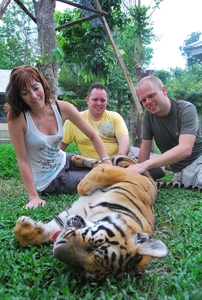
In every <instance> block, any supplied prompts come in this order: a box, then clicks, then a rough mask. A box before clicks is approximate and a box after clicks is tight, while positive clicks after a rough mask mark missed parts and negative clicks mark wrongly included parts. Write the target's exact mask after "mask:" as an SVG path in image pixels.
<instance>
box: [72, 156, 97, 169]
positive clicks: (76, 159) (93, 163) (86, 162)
mask: <svg viewBox="0 0 202 300" xmlns="http://www.w3.org/2000/svg"><path fill="white" fill-rule="evenodd" d="M72 163H73V164H74V165H75V166H76V167H81V168H85V167H87V168H90V169H93V168H95V167H97V166H98V165H99V164H101V163H102V162H101V161H100V160H99V159H94V158H87V157H84V156H81V155H74V156H72Z"/></svg>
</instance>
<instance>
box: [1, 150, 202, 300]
mask: <svg viewBox="0 0 202 300" xmlns="http://www.w3.org/2000/svg"><path fill="white" fill-rule="evenodd" d="M7 147H8V148H9V149H10V146H9V145H7V146H6V147H4V149H3V150H2V148H1V147H0V149H1V153H0V155H2V152H6V151H7V150H6V148H7ZM8 153H10V151H8ZM8 156H9V158H10V157H11V155H10V154H8ZM1 157H2V156H1ZM3 168H5V167H4V165H3ZM6 168H7V167H6ZM11 168H13V164H12V166H10V169H11ZM1 171H2V172H3V173H4V171H5V170H4V169H2V166H1ZM13 173H14V172H13ZM0 195H1V198H0V202H1V205H0V223H1V226H0V241H1V248H0V265H1V266H2V267H1V269H0V278H1V286H0V299H2V300H24V299H36V300H41V299H43V300H55V299H71V300H73V299H74V300H79V299H85V300H88V299H89V300H91V299H96V300H109V299H110V300H112V299H114V300H121V299H122V300H132V299H135V300H141V299H142V300H146V299H149V300H165V299H172V300H184V299H189V300H201V299H202V257H201V248H202V239H201V214H202V200H201V193H200V192H198V191H191V190H184V189H180V190H178V189H173V188H168V189H162V190H159V192H158V198H157V200H156V203H155V218H156V225H155V233H154V237H155V238H158V239H161V240H162V241H163V242H164V243H165V244H166V245H167V247H168V249H169V255H168V256H167V257H166V258H163V259H152V260H151V263H150V264H149V265H148V267H147V268H146V270H145V271H144V273H143V275H142V277H140V278H132V277H130V276H125V277H124V278H122V279H119V280H116V279H114V278H112V279H106V281H104V282H102V284H100V283H91V284H90V283H89V282H86V281H85V279H84V277H83V274H82V272H80V271H75V270H73V269H71V268H70V267H67V266H66V265H64V264H63V263H61V262H60V261H58V260H57V259H56V258H54V257H53V252H52V245H50V244H46V245H39V246H28V247H26V248H23V247H21V246H20V245H19V243H18V242H17V240H16V239H15V236H14V234H13V228H14V226H15V223H16V220H17V218H18V217H20V216H22V215H27V216H30V217H31V218H33V219H34V220H38V221H39V220H41V221H42V222H47V221H49V220H50V219H52V218H53V217H54V216H55V215H57V214H58V213H59V212H60V211H62V210H63V209H64V208H65V207H66V206H67V205H70V204H71V203H72V202H73V201H75V200H76V199H77V197H78V196H77V195H76V194H71V195H67V194H63V195H47V196H44V197H43V198H44V200H46V201H47V204H46V206H45V208H42V207H39V208H37V209H28V210H27V209H25V208H24V205H25V204H26V203H27V201H28V197H27V194H26V191H25V189H24V186H23V185H22V182H21V179H19V178H16V177H15V176H13V177H12V178H10V179H2V178H0Z"/></svg>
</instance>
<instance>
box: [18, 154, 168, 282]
mask: <svg viewBox="0 0 202 300" xmlns="http://www.w3.org/2000/svg"><path fill="white" fill-rule="evenodd" d="M73 158H74V157H73ZM76 159H77V161H76V162H74V163H75V164H76V163H77V164H84V165H86V164H85V163H86V162H85V161H83V159H84V158H82V157H80V156H77V157H76ZM81 160H82V161H81ZM89 161H90V160H89V159H88V160H87V163H89ZM133 163H136V162H135V161H133V160H132V159H130V158H128V157H125V156H120V155H119V156H115V157H114V158H113V164H114V165H115V164H116V165H117V166H111V165H106V164H105V165H104V164H100V165H98V166H96V167H95V168H93V170H91V171H90V172H89V173H88V174H87V175H86V176H85V177H84V178H83V179H82V180H81V182H80V183H79V185H78V194H79V195H80V197H79V199H78V200H77V201H76V202H74V203H73V205H72V206H71V207H70V208H69V209H67V210H65V211H63V212H62V213H61V214H59V216H58V217H56V218H55V219H54V220H52V221H50V222H49V223H47V224H43V223H41V222H34V221H33V220H31V219H30V218H29V217H25V216H22V217H20V218H19V219H18V221H17V223H16V226H15V228H14V233H15V235H16V237H17V239H18V240H19V242H20V244H21V245H23V246H27V245H30V244H33V245H34V244H39V243H45V242H48V241H51V239H52V240H54V247H53V253H54V256H55V257H56V258H58V259H59V260H61V261H62V262H64V263H66V264H67V265H69V266H71V267H73V268H75V269H80V270H83V271H84V273H85V276H86V278H87V279H89V280H91V281H99V280H102V279H105V278H107V277H110V276H112V275H114V276H115V277H117V278H120V277H121V276H122V275H123V274H124V273H129V274H130V275H131V276H134V275H137V274H138V273H140V272H141V271H142V270H143V268H144V267H145V266H146V265H147V264H148V263H149V261H150V257H165V256H166V255H167V253H168V250H167V247H166V246H165V245H164V244H163V243H162V242H161V241H159V240H154V239H152V238H151V236H152V234H153V228H154V213H153V204H154V201H155V199H156V196H157V188H156V184H155V182H154V181H153V179H152V178H151V177H150V176H149V174H144V175H140V174H137V173H135V172H133V171H130V170H126V169H125V167H126V166H128V165H129V164H133ZM120 166H121V167H122V168H120Z"/></svg>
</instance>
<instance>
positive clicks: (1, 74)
mask: <svg viewBox="0 0 202 300" xmlns="http://www.w3.org/2000/svg"><path fill="white" fill-rule="evenodd" d="M10 73H11V70H2V69H0V93H5V91H6V87H7V85H8V82H9V77H10Z"/></svg>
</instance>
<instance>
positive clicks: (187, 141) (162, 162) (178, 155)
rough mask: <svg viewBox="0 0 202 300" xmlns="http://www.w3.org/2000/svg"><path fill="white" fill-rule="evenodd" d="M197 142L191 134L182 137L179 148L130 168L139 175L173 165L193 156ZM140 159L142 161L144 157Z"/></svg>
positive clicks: (176, 147)
mask: <svg viewBox="0 0 202 300" xmlns="http://www.w3.org/2000/svg"><path fill="white" fill-rule="evenodd" d="M195 140H196V136H195V135H191V134H183V135H180V137H179V144H178V145H177V146H175V147H173V148H172V149H170V150H168V151H166V152H164V153H163V154H161V155H158V156H155V157H152V158H150V159H147V160H145V161H141V163H139V164H137V165H131V166H129V167H128V168H129V169H131V170H133V171H135V172H137V173H139V174H143V173H145V172H146V171H148V170H150V169H153V168H158V167H162V166H166V165H172V164H174V163H176V162H178V161H180V160H183V159H185V158H186V157H188V156H190V155H191V153H192V149H193V146H194V142H195ZM140 159H142V157H141V158H140Z"/></svg>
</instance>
